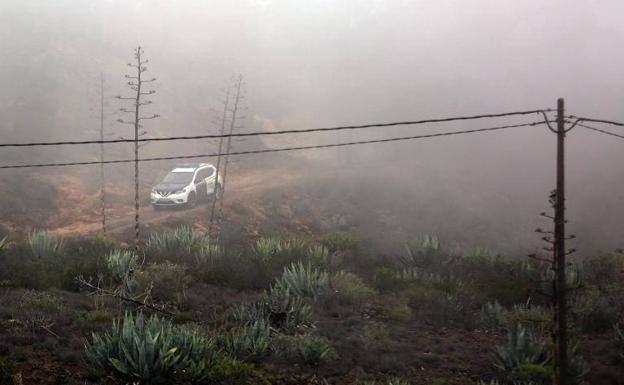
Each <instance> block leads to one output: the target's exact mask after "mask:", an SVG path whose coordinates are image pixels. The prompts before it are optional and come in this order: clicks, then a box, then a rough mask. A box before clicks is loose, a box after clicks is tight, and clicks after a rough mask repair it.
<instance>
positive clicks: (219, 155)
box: [209, 88, 230, 232]
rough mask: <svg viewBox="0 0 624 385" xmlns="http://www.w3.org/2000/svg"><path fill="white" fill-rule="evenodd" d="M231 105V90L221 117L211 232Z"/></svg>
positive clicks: (211, 223) (211, 210)
mask: <svg viewBox="0 0 624 385" xmlns="http://www.w3.org/2000/svg"><path fill="white" fill-rule="evenodd" d="M229 103H230V88H228V89H227V91H226V93H225V100H224V101H223V115H222V116H221V131H220V133H219V135H221V137H220V138H219V151H218V152H217V170H216V172H215V185H214V189H213V190H212V205H211V208H210V226H209V231H210V232H212V228H213V223H214V215H215V207H216V206H217V198H219V197H218V195H217V194H218V193H219V191H218V188H217V185H218V183H219V172H220V170H221V151H223V135H224V134H225V123H226V121H227V112H228V104H229Z"/></svg>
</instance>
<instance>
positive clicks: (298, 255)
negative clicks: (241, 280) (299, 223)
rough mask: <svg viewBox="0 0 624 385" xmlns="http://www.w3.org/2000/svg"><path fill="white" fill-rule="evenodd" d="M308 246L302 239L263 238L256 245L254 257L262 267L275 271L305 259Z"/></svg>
mask: <svg viewBox="0 0 624 385" xmlns="http://www.w3.org/2000/svg"><path fill="white" fill-rule="evenodd" d="M306 248H307V246H306V243H305V242H304V241H302V240H300V239H290V240H282V239H278V238H262V239H259V240H258V241H257V242H256V244H255V245H254V247H253V255H252V258H253V260H255V262H256V263H258V264H260V265H261V266H262V268H264V269H267V270H270V271H274V270H275V269H278V270H279V269H281V268H282V267H283V266H285V265H287V264H289V263H291V262H294V261H297V260H301V259H303V258H304V257H305V256H306V254H307V250H306Z"/></svg>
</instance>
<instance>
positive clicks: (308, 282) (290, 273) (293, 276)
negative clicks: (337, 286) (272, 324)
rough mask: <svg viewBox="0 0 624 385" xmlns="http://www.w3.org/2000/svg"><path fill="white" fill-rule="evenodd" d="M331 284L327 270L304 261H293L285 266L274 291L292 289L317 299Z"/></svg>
mask: <svg viewBox="0 0 624 385" xmlns="http://www.w3.org/2000/svg"><path fill="white" fill-rule="evenodd" d="M328 286H329V276H328V274H327V272H325V271H321V270H318V269H316V268H314V267H312V265H311V264H309V263H307V264H304V263H302V262H297V263H293V264H291V265H290V266H288V267H286V268H284V272H283V274H282V277H281V278H280V279H279V280H277V282H276V283H275V284H274V286H273V287H272V289H271V290H272V291H273V290H276V291H279V292H285V291H290V292H292V293H294V294H296V295H299V296H301V297H308V298H312V299H314V300H316V299H317V298H318V297H319V296H320V295H321V294H323V293H324V292H325V290H326V289H327V288H328Z"/></svg>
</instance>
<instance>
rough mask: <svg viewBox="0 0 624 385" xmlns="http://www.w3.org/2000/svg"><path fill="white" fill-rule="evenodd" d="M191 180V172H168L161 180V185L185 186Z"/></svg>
mask: <svg viewBox="0 0 624 385" xmlns="http://www.w3.org/2000/svg"><path fill="white" fill-rule="evenodd" d="M192 179H193V173H192V172H170V173H169V174H167V176H166V177H164V179H163V180H162V183H166V184H184V185H187V184H189V183H191V180H192Z"/></svg>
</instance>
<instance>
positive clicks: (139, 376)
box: [85, 313, 212, 383]
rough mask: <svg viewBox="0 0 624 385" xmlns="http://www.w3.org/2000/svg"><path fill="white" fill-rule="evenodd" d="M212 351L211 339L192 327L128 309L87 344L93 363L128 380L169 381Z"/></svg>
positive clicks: (86, 351) (89, 360)
mask: <svg viewBox="0 0 624 385" xmlns="http://www.w3.org/2000/svg"><path fill="white" fill-rule="evenodd" d="M210 354H212V345H211V342H210V341H209V340H207V339H206V338H204V337H202V336H200V335H199V333H198V332H197V331H195V330H192V329H187V328H184V327H174V326H172V325H171V323H170V322H168V321H166V320H162V319H159V318H158V317H157V316H151V317H149V318H145V317H144V315H143V314H142V313H139V314H138V315H137V316H133V315H132V314H131V313H126V315H125V316H124V318H123V320H122V321H121V322H119V321H117V320H116V321H113V327H112V329H111V330H110V331H109V332H106V333H105V334H103V335H100V334H98V333H93V334H92V335H91V341H90V342H89V343H87V345H86V346H85V355H86V359H87V361H88V362H89V363H91V364H92V365H93V366H95V367H96V368H98V369H101V370H104V371H106V372H110V373H112V374H113V375H115V377H117V378H119V379H123V380H126V381H137V382H140V383H151V382H157V381H163V382H165V381H167V380H168V379H170V378H171V377H172V376H173V375H174V373H175V372H176V371H181V370H184V369H185V368H188V367H189V366H190V365H191V364H192V363H196V362H199V361H200V360H201V359H202V358H203V357H206V356H209V355H210Z"/></svg>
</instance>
